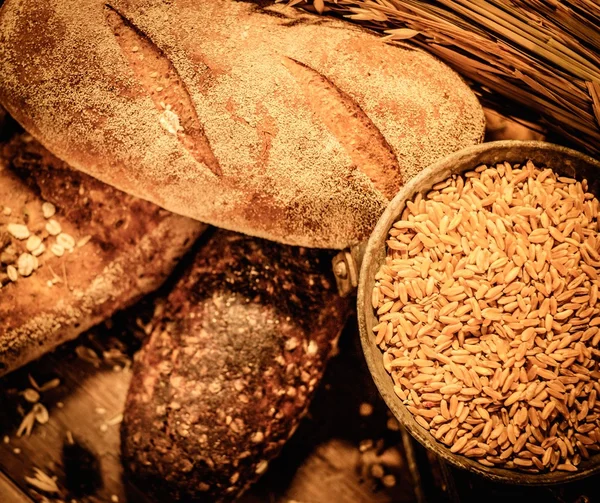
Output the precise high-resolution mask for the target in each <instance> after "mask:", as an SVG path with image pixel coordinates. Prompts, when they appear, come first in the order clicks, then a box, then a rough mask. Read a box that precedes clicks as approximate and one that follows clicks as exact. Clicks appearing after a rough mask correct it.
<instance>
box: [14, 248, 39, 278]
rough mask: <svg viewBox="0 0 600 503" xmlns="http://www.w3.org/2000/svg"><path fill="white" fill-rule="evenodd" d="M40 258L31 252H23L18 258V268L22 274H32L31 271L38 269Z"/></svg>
mask: <svg viewBox="0 0 600 503" xmlns="http://www.w3.org/2000/svg"><path fill="white" fill-rule="evenodd" d="M37 266H38V260H37V258H35V257H34V256H33V255H31V254H30V253H22V254H21V255H19V258H18V259H17V270H18V271H19V274H20V275H21V276H25V277H27V276H31V273H32V272H33V271H34V270H35V269H37Z"/></svg>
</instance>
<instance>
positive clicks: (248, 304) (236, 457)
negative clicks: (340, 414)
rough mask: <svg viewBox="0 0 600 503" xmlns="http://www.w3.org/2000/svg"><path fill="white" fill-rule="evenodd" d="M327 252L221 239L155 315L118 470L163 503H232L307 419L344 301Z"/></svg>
mask: <svg viewBox="0 0 600 503" xmlns="http://www.w3.org/2000/svg"><path fill="white" fill-rule="evenodd" d="M331 258H332V253H330V252H323V251H318V250H306V249H303V248H296V247H290V246H281V245H278V244H276V243H271V242H268V241H264V240H260V239H256V238H250V237H247V236H243V235H241V234H234V233H231V232H227V231H222V230H218V231H216V232H215V233H214V234H213V235H212V236H210V239H208V240H207V241H206V242H204V243H203V245H202V247H201V248H200V249H199V251H198V252H197V255H196V257H195V258H194V262H193V264H192V265H191V267H189V268H188V269H187V270H186V272H185V273H184V275H183V276H182V277H181V279H180V280H179V281H178V282H177V284H176V285H175V286H174V288H173V290H172V291H171V293H170V294H169V296H168V298H167V299H166V301H165V302H164V304H163V308H164V309H162V310H160V309H157V310H155V312H156V313H158V314H155V316H154V319H153V320H152V322H151V323H152V325H153V331H152V333H151V335H150V337H149V339H148V340H146V342H145V344H144V346H143V348H142V350H141V352H140V354H139V358H137V359H136V361H135V363H134V367H133V376H132V380H131V386H130V389H129V393H128V396H127V401H126V405H125V412H124V415H123V422H122V430H121V442H122V453H123V456H124V463H125V467H126V470H127V471H128V472H129V473H130V474H133V476H134V480H135V481H136V482H137V483H138V484H140V487H143V488H144V489H145V490H146V491H147V492H150V493H151V494H153V495H154V496H155V497H156V498H157V500H160V501H186V502H192V501H193V502H196V501H205V502H212V503H216V502H224V501H232V500H233V499H235V498H236V497H237V496H239V494H240V493H241V492H243V491H244V490H245V489H246V488H247V487H248V486H249V485H250V484H251V483H252V482H253V481H255V480H256V479H257V478H258V477H259V476H260V475H262V474H263V473H264V472H265V471H266V469H267V465H268V462H269V460H271V459H272V458H273V457H275V456H276V455H277V454H278V453H279V451H280V450H281V447H282V446H283V444H284V443H285V442H286V440H287V439H288V438H289V437H290V436H291V435H292V433H293V432H294V430H295V428H296V426H297V425H298V423H299V421H300V418H301V417H302V415H303V414H304V413H305V412H306V410H307V407H308V405H309V402H310V400H311V398H312V395H313V393H314V390H315V388H316V386H317V385H318V383H319V381H320V379H321V376H322V374H323V370H324V367H325V363H326V362H327V360H328V358H329V356H330V355H331V353H332V350H333V348H334V347H335V344H336V343H337V337H338V336H339V333H340V332H341V330H342V327H343V325H344V320H345V319H346V317H347V315H348V314H349V312H350V301H349V299H342V298H340V297H339V296H338V295H337V293H336V287H335V279H334V277H333V274H332V272H331V266H330V264H331Z"/></svg>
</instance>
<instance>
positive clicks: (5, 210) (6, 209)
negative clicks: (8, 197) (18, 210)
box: [2, 206, 12, 217]
mask: <svg viewBox="0 0 600 503" xmlns="http://www.w3.org/2000/svg"><path fill="white" fill-rule="evenodd" d="M2 213H4V215H5V216H7V217H9V216H10V215H11V213H12V210H11V209H10V208H9V207H8V206H5V207H4V209H3V210H2Z"/></svg>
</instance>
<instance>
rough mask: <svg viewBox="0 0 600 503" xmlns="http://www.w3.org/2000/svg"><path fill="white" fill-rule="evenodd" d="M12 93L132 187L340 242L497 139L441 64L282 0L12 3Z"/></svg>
mask: <svg viewBox="0 0 600 503" xmlns="http://www.w3.org/2000/svg"><path fill="white" fill-rule="evenodd" d="M259 4H260V6H259ZM0 103H2V104H3V105H4V106H5V107H6V108H7V109H8V111H9V112H10V113H11V114H13V115H14V117H16V118H17V120H18V121H19V122H20V123H21V124H22V125H23V126H24V127H25V128H26V129H27V130H28V131H29V132H30V133H31V134H32V135H33V136H35V137H36V138H38V139H39V140H40V141H41V142H42V143H43V144H44V145H45V146H46V147H47V148H48V149H49V150H51V151H52V152H53V153H55V154H56V155H58V156H59V157H61V158H62V159H64V160H65V161H67V162H68V163H69V164H71V165H72V166H74V167H75V168H77V169H79V170H81V171H83V172H86V173H88V174H90V175H92V176H94V177H97V178H99V179H100V180H102V181H104V182H106V183H108V184H111V185H114V186H115V187H117V188H119V189H121V190H124V191H126V192H128V193H131V194H133V195H136V196H138V197H141V198H143V199H146V200H149V201H152V202H154V203H156V204H158V205H160V206H162V207H164V208H167V209H169V210H171V211H173V212H175V213H179V214H182V215H186V216H190V217H193V218H196V219H198V220H201V221H203V222H207V223H210V224H214V225H216V226H218V227H222V228H227V229H230V230H235V231H239V232H243V233H246V234H250V235H254V236H259V237H264V238H268V239H272V240H275V241H280V242H284V243H288V244H297V245H304V246H313V247H323V248H344V247H346V246H348V245H351V244H354V243H357V242H359V241H361V240H364V239H365V238H367V237H368V235H369V233H370V232H371V230H372V228H373V226H374V224H375V222H376V221H377V219H378V217H379V215H380V214H381V212H382V210H383V209H384V207H385V206H386V204H387V202H388V200H389V199H390V198H391V197H392V196H393V195H394V194H395V193H396V191H397V190H398V188H399V187H400V186H401V185H402V183H403V182H404V181H405V180H406V179H407V178H409V177H411V176H413V175H414V174H415V173H417V172H418V171H419V170H420V169H421V168H423V167H425V166H427V165H429V164H430V163H432V162H433V161H435V160H437V159H438V158H440V157H442V156H444V155H446V154H448V153H450V152H453V151H455V150H458V149H460V148H462V147H465V146H468V145H471V144H474V143H477V142H479V141H480V140H481V139H482V137H483V132H484V116H483V112H482V109H481V107H480V105H479V103H478V101H477V99H476V97H475V96H474V94H473V93H472V92H471V91H470V90H469V88H468V87H467V85H466V84H465V83H464V82H463V81H462V80H461V78H460V77H459V76H458V75H457V74H455V73H454V72H453V71H451V70H450V69H449V68H448V67H446V66H445V65H444V64H442V63H441V62H440V61H438V60H436V59H435V58H433V57H432V56H430V55H428V54H427V53H425V52H423V51H422V50H420V49H416V48H414V47H410V46H406V45H399V44H394V45H391V44H387V45H386V44H384V43H383V42H382V41H381V40H380V38H379V37H378V36H377V35H375V34H373V33H371V32H368V31H366V30H365V29H362V28H359V27H357V26H354V25H351V24H349V23H346V22H343V21H340V20H336V19H332V18H326V17H319V16H315V15H312V14H308V13H303V12H301V11H299V10H296V9H294V8H291V7H287V6H284V5H280V4H278V5H269V2H257V3H253V2H249V1H232V0H203V1H201V2H191V1H189V0H172V1H169V2H157V1H155V0H114V1H110V2H106V1H105V0H52V1H47V2H46V1H44V2H42V1H39V0H6V3H5V5H4V7H3V8H2V11H1V13H0Z"/></svg>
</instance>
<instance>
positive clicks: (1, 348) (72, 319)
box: [0, 135, 206, 375]
mask: <svg viewBox="0 0 600 503" xmlns="http://www.w3.org/2000/svg"><path fill="white" fill-rule="evenodd" d="M43 202H46V203H48V202H49V203H52V204H54V206H55V208H56V213H55V214H54V215H53V216H52V217H51V218H45V217H44V215H43V211H42V204H43ZM51 221H54V222H56V223H58V225H59V226H60V228H61V234H59V235H56V236H54V235H52V234H51V233H49V231H48V228H47V225H48V224H49V223H50V222H51ZM10 224H12V225H14V224H18V225H26V226H27V228H28V230H29V234H30V235H31V236H37V238H39V241H40V242H41V243H42V244H43V246H44V247H45V250H44V251H43V252H41V253H40V254H39V255H37V256H35V259H34V254H35V252H33V251H32V250H30V249H28V248H27V246H28V240H27V239H17V238H16V237H15V236H13V235H12V234H11V230H12V228H11V227H9V225H10ZM205 227H206V226H205V225H204V224H201V223H200V222H197V221H195V220H192V219H189V218H185V217H181V216H179V215H175V214H172V213H169V212H168V211H166V210H163V209H161V208H159V207H158V206H156V205H154V204H152V203H149V202H147V201H143V200H141V199H137V198H135V197H133V196H130V195H128V194H125V193H124V192H121V191H119V190H117V189H115V188H113V187H110V186H108V185H106V184H104V183H102V182H99V181H98V180H96V179H94V178H92V177H90V176H88V175H85V174H83V173H80V172H77V171H74V170H73V169H71V168H69V167H68V166H67V165H66V164H65V163H64V162H62V161H59V160H58V159H56V158H55V157H54V156H52V155H51V154H50V153H49V152H48V151H46V150H45V149H44V148H43V147H42V146H41V145H39V144H38V143H37V142H36V141H34V140H33V139H32V138H31V137H30V136H29V135H21V136H18V137H16V138H14V139H13V140H12V141H11V142H10V143H8V144H5V145H2V146H1V148H0V284H2V288H0V375H2V374H5V373H7V372H10V371H12V370H14V369H16V368H17V367H20V366H21V365H24V364H25V363H27V362H29V361H31V360H33V359H35V358H37V357H38V356H41V355H42V354H43V353H45V352H47V351H50V350H51V349H53V348H54V347H56V346H57V345H59V344H61V343H62V342H65V341H67V340H69V339H73V338H75V337H76V336H77V335H79V334H80V333H81V332H83V331H85V330H87V329H88V328H90V327H92V326H93V325H95V324H97V323H99V322H101V321H103V320H104V319H106V318H108V317H109V316H111V315H112V314H113V313H114V312H115V311H117V310H118V309H122V308H124V307H126V306H129V305H131V304H133V303H134V302H135V301H136V300H138V299H139V298H141V297H142V296H143V295H145V294H146V293H149V292H151V291H152V290H154V289H156V288H158V287H159V286H160V285H161V284H162V282H163V281H164V280H165V279H166V277H167V276H168V274H169V273H170V272H171V271H172V269H173V268H174V267H175V265H176V264H177V263H178V261H179V259H180V258H181V256H182V255H183V254H184V253H185V252H186V251H187V250H188V249H189V248H190V246H191V245H192V244H193V243H194V241H195V239H196V238H197V237H198V236H199V235H200V233H201V232H202V231H203V229H204V228H205ZM50 230H53V229H52V228H50ZM53 232H54V231H53ZM65 236H66V237H65ZM68 236H71V237H72V238H73V243H74V246H73V250H72V251H69V248H68V247H67V248H63V250H62V252H63V253H62V256H57V255H56V254H55V253H54V251H53V250H54V249H53V248H52V246H53V245H55V244H57V243H61V242H63V243H67V244H68V242H69V239H68ZM23 254H28V255H29V257H30V260H34V261H35V262H36V263H37V267H36V268H34V269H33V270H32V272H31V273H30V274H29V275H27V276H24V275H23V274H21V272H27V271H26V269H27V268H23V267H22V265H21V266H19V261H20V260H21V259H20V257H21V256H22V255H23ZM9 267H14V268H15V270H16V271H17V273H18V276H17V278H16V281H12V280H11V279H10V278H9V274H7V271H8V268H9Z"/></svg>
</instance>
